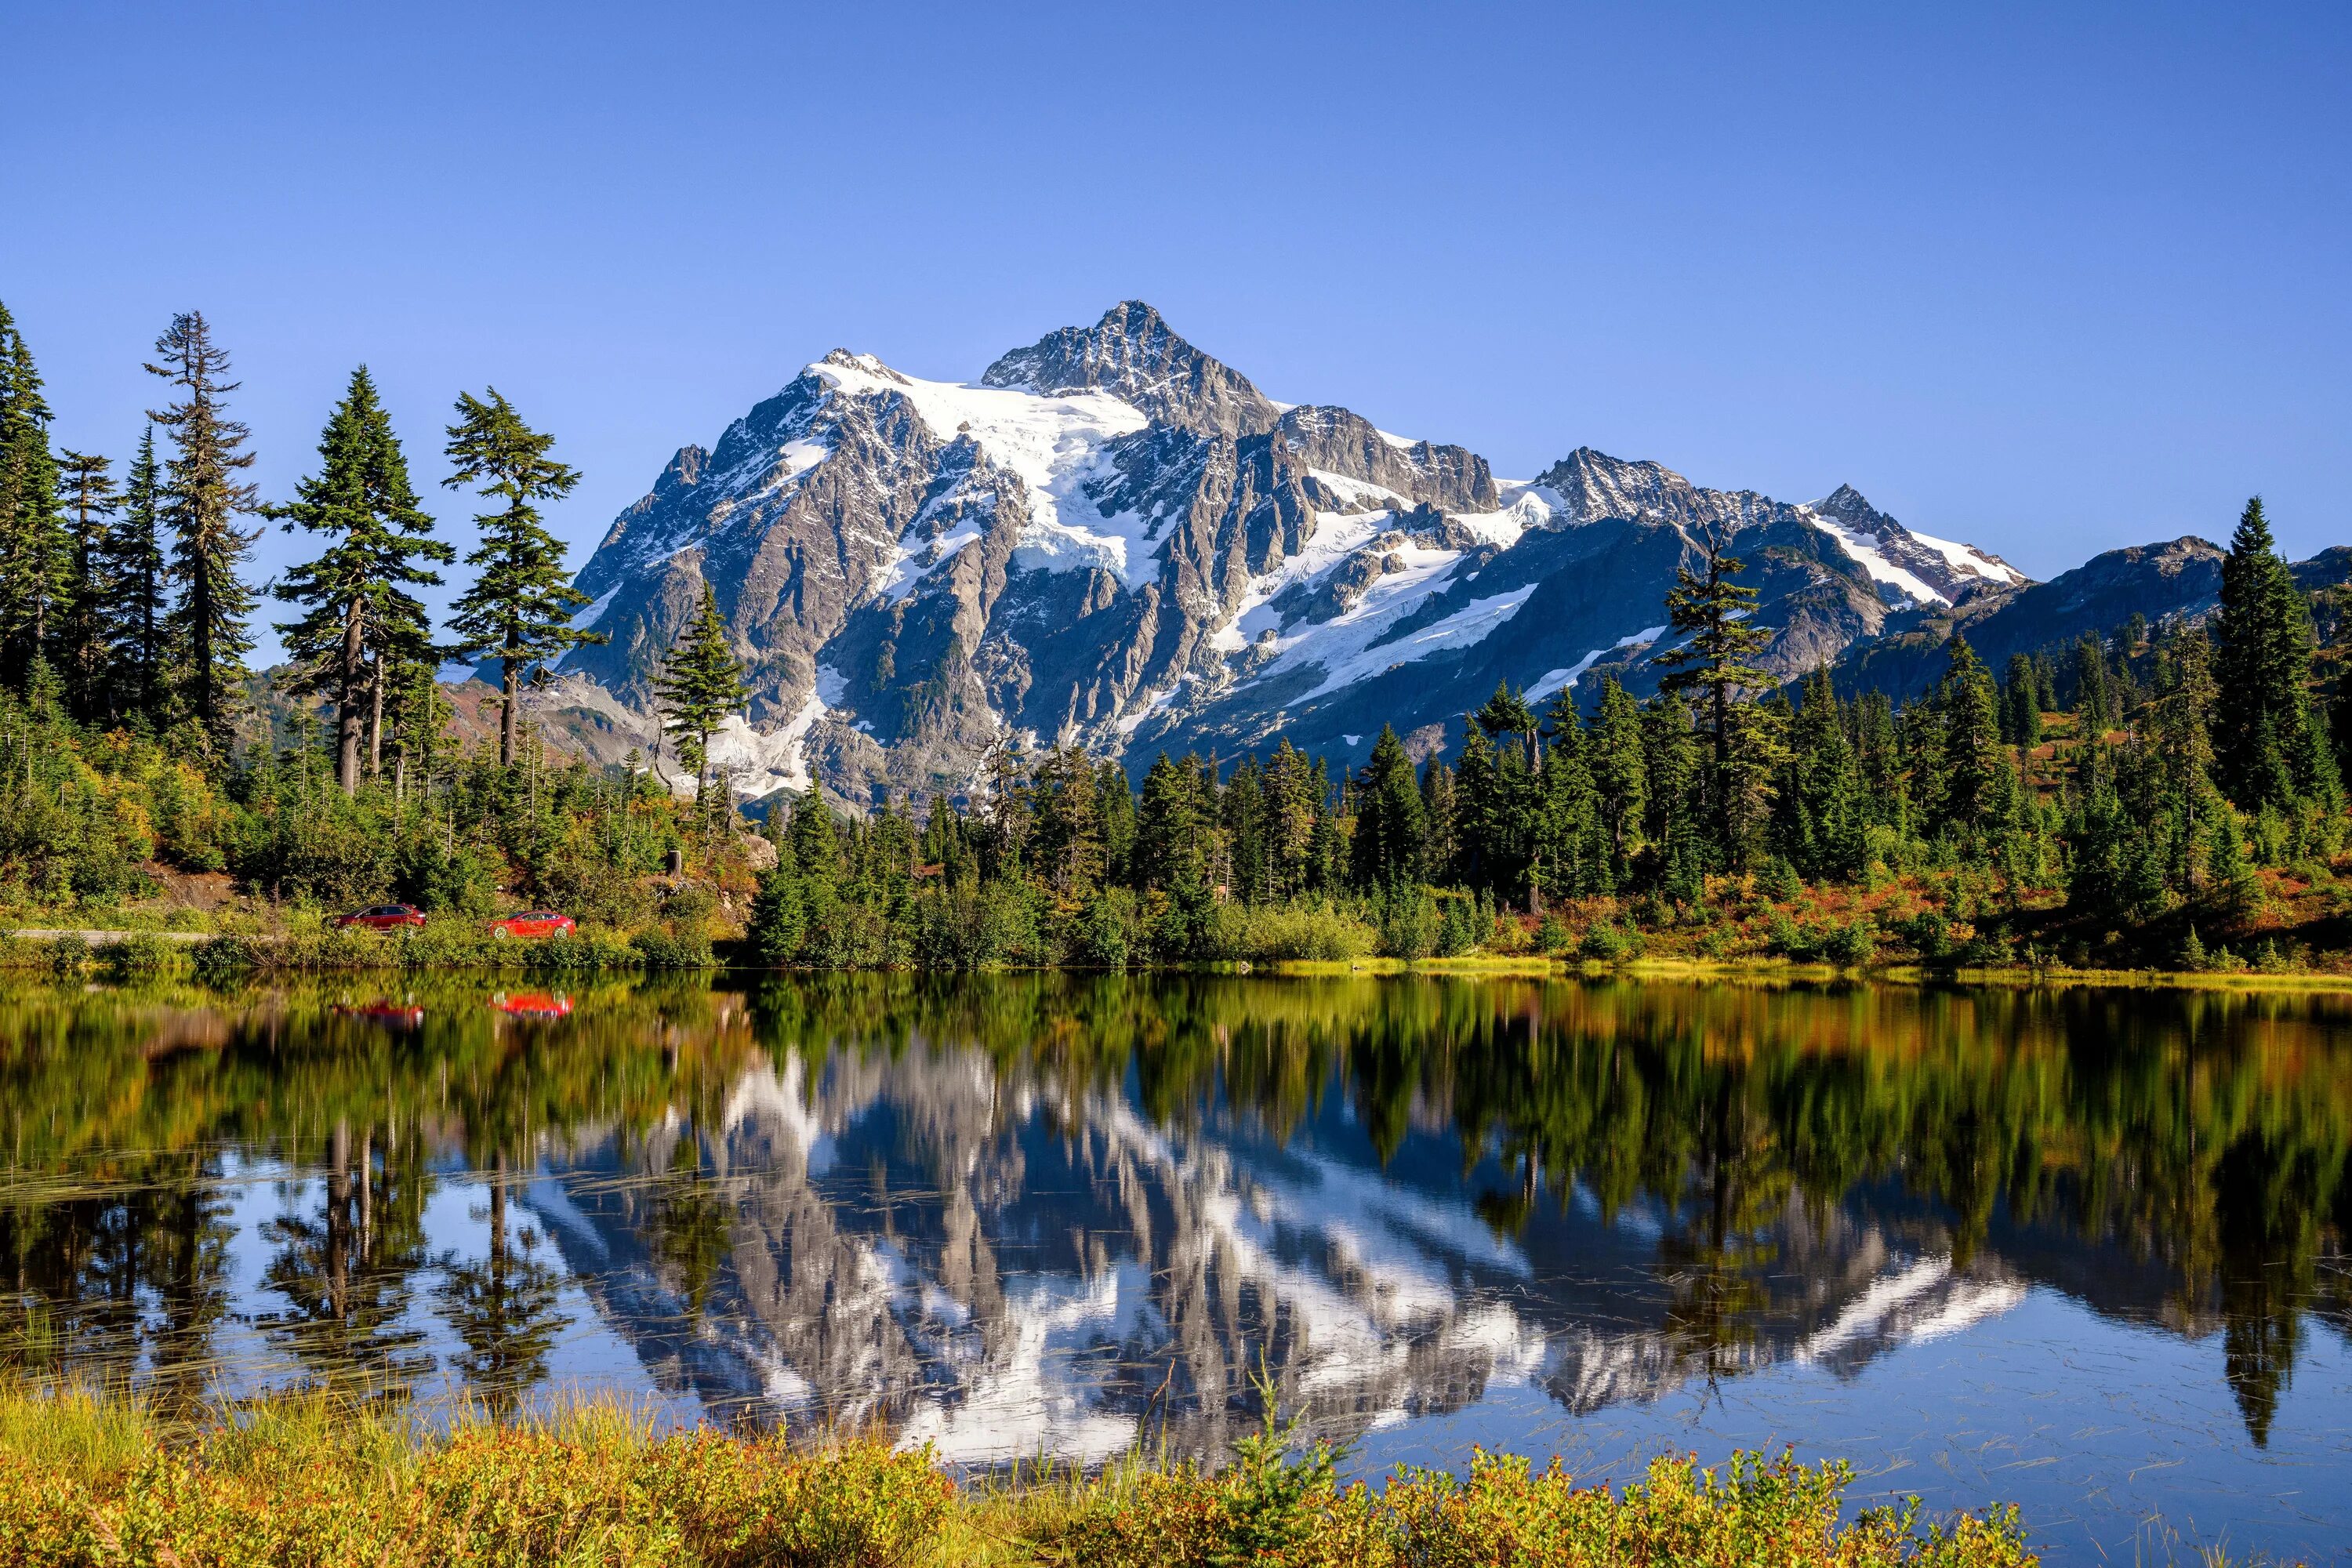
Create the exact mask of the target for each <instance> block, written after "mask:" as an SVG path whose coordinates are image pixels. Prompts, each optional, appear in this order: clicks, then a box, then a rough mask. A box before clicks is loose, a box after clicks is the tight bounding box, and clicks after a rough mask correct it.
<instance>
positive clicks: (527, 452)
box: [442, 387, 604, 767]
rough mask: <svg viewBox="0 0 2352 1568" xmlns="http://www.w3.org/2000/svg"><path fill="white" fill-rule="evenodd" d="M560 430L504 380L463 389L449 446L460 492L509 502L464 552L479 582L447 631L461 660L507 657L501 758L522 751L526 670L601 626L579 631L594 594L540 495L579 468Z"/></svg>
mask: <svg viewBox="0 0 2352 1568" xmlns="http://www.w3.org/2000/svg"><path fill="white" fill-rule="evenodd" d="M554 445H555V437H552V436H543V435H541V434H540V433H539V432H538V431H536V430H533V429H532V428H531V427H530V426H528V425H526V424H524V423H523V420H522V416H520V414H517V413H516V412H515V410H514V405H512V404H510V403H509V402H508V401H507V400H506V399H505V398H504V397H503V396H501V395H499V390H498V389H497V388H496V387H491V388H489V389H488V393H487V394H486V395H485V396H483V397H476V396H474V395H472V394H471V393H460V394H458V395H457V424H455V425H452V426H449V445H448V448H447V453H448V458H449V461H450V463H451V464H452V465H453V466H454V471H453V472H452V473H451V474H450V475H449V477H448V478H447V479H445V480H443V481H442V482H443V483H444V484H446V485H447V486H448V487H449V488H450V489H462V488H464V487H465V486H467V485H472V486H474V487H476V488H477V489H479V490H480V492H481V493H482V494H483V495H485V496H488V497H489V498H491V499H493V500H500V501H503V502H505V503H506V504H505V506H504V507H503V508H502V509H501V510H498V511H493V512H484V513H481V514H479V515H478V516H477V517H476V518H475V520H474V521H475V522H476V524H477V525H478V528H479V530H480V531H481V537H482V542H481V544H480V546H479V547H478V549H476V550H475V551H474V552H473V553H471V554H469V555H467V557H466V564H467V565H468V566H471V567H473V568H474V569H475V571H476V573H477V575H476V577H475V579H474V585H473V586H472V587H470V588H468V589H467V590H466V592H465V594H464V595H463V596H462V597H460V598H459V599H458V601H457V606H456V613H455V614H454V615H453V616H451V617H450V620H449V629H450V630H451V631H453V632H455V633H457V639H458V640H457V646H456V647H454V648H452V649H451V650H450V651H451V653H452V654H453V656H454V657H456V658H496V659H497V660H498V661H499V703H500V709H499V765H500V766H501V767H510V766H512V765H513V763H514V758H515V718H516V709H517V707H518V705H519V703H520V692H521V686H522V679H523V674H524V672H525V671H526V670H528V669H530V668H532V667H533V666H535V665H538V664H540V663H541V662H542V661H543V660H546V659H550V658H559V657H561V656H562V654H563V653H565V652H566V651H568V650H570V649H572V648H575V647H581V646H582V645H583V644H586V643H601V642H603V641H604V634H603V633H601V632H588V631H581V630H579V629H577V628H575V627H574V626H572V614H573V612H575V611H577V610H579V609H581V608H583V606H585V605H587V604H588V603H589V602H590V601H589V597H588V595H585V594H583V593H582V592H580V590H578V589H577V588H574V587H573V586H572V584H571V580H570V579H569V577H568V576H566V574H565V573H564V570H563V546H562V545H561V544H559V543H557V542H556V541H555V537H554V536H553V535H552V534H551V533H549V532H548V531H547V528H546V525H545V524H544V522H543V521H541V517H540V511H539V507H540V503H541V502H542V501H550V500H560V499H562V497H564V496H567V495H570V494H571V493H572V489H573V488H574V487H575V486H577V485H578V484H579V483H580V473H579V470H578V469H576V468H572V467H570V466H569V465H567V464H564V463H560V462H557V461H556V460H555V459H554V458H551V457H549V456H548V452H549V450H550V449H551V447H554Z"/></svg>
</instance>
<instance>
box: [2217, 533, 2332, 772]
mask: <svg viewBox="0 0 2352 1568" xmlns="http://www.w3.org/2000/svg"><path fill="white" fill-rule="evenodd" d="M2213 641H2214V644H2215V645H2216V646H2215V656H2216V657H2215V661H2214V678H2215V679H2216V681H2217V682H2218V684H2219V686H2220V688H2221V710H2220V719H2221V723H2220V725H2219V726H2218V729H2217V732H2216V734H2215V736H2214V740H2215V742H2216V751H2217V752H2218V755H2219V758H2220V763H2221V777H2222V783H2223V787H2224V788H2225V789H2227V790H2228V792H2229V794H2230V797H2231V799H2232V800H2234V801H2236V802H2237V803H2238V805H2240V806H2241V807H2242V808H2244V809H2245V810H2247V811H2255V810H2259V809H2260V808H2261V807H2263V806H2265V805H2273V806H2281V807H2284V806H2285V805H2288V804H2290V802H2291V801H2292V800H2293V798H2294V795H2295V794H2296V793H2297V791H2296V787H2295V785H2296V781H2295V771H2296V770H2295V765H2294V758H2295V757H2296V756H2297V754H2298V752H2301V751H2303V750H2304V749H2305V747H2306V746H2307V742H2306V741H2305V735H2304V731H2305V728H2306V726H2308V725H2309V723H2310V722H2311V715H2310V704H2309V698H2308V695H2307V693H2306V691H2305V686H2306V685H2307V684H2308V682H2309V679H2310V676H2311V621H2310V616H2309V613H2308V611H2307V610H2306V608H2305V605H2304V601H2303V595H2302V593H2301V592H2300V591H2299V590H2298V589H2297V588H2296V587H2295V584H2294V576H2293V574H2290V573H2289V572H2288V570H2287V565H2286V563H2285V562H2284V561H2283V560H2281V559H2280V558H2279V554H2278V551H2277V549H2276V548H2275V547H2274V546H2273V542H2272V540H2271V529H2270V520H2269V519H2268V518H2267V517H2265V516H2264V515H2263V498H2262V497H2260V496H2256V497H2254V498H2253V499H2252V500H2249V501H2247V502H2246V509H2245V510H2244V511H2243V512H2242V514H2241V515H2240V516H2239V519H2238V528H2237V531H2236V532H2235V533H2233V534H2231V536H2230V552H2229V553H2228V554H2227V555H2226V556H2224V557H2223V558H2222V561H2221V608H2220V610H2219V612H2218V613H2217V614H2216V615H2215V616H2214V617H2213Z"/></svg>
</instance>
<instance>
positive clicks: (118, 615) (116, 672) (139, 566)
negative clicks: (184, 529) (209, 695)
mask: <svg viewBox="0 0 2352 1568" xmlns="http://www.w3.org/2000/svg"><path fill="white" fill-rule="evenodd" d="M170 574H171V563H170V560H169V558H168V557H167V556H166V555H165V554H164V551H163V476H162V474H161V472H160V471H159V470H158V468H156V464H155V431H154V429H153V427H152V426H150V427H149V428H148V429H147V430H145V431H144V432H142V434H141V436H140V437H139V454H138V456H136V457H135V458H131V472H130V475H129V476H128V479H127V482H126V483H125V485H124V487H123V491H122V509H121V513H120V514H119V515H118V516H117V518H116V520H115V522H114V526H113V527H112V528H110V529H109V530H108V531H107V540H106V557H105V561H104V563H103V565H102V567H101V570H100V576H102V577H103V578H104V579H105V581H106V584H107V585H108V595H107V599H106V606H105V608H106V624H105V637H106V642H107V667H108V670H109V672H110V674H109V681H108V684H109V685H110V688H111V689H112V693H113V700H114V702H115V704H116V709H117V711H119V712H123V713H136V714H140V715H142V716H143V717H144V718H145V719H146V720H147V721H148V722H149V723H151V724H153V725H156V726H158V727H160V726H161V725H163V723H165V722H166V721H168V720H169V718H170V714H169V711H168V709H169V703H168V701H167V697H168V691H167V689H166V679H167V676H168V673H169V671H168V666H169V663H170V660H169V658H168V655H167V651H166V645H165V630H166V623H167V622H168V620H169V619H170V611H171V605H170V604H169V603H168V601H167V599H166V595H167V593H168V591H169V587H170Z"/></svg>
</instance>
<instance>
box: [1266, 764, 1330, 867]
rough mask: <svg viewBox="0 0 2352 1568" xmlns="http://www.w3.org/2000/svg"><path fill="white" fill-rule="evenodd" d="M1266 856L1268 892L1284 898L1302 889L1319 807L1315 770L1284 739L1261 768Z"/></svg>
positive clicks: (1320, 800) (1319, 798)
mask: <svg viewBox="0 0 2352 1568" xmlns="http://www.w3.org/2000/svg"><path fill="white" fill-rule="evenodd" d="M1321 805H1322V792H1321V791H1320V790H1319V789H1318V788H1317V786H1316V782H1315V770H1314V767H1313V765H1312V764H1310V763H1308V762H1307V754H1306V753H1305V752H1301V751H1299V750H1298V749H1297V747H1295V746H1293V745H1292V744H1291V743H1290V742H1289V741H1288V740H1287V739H1285V740H1284V741H1283V742H1281V743H1280V744H1279V745H1277V746H1276V748H1275V751H1274V756H1273V757H1272V759H1271V760H1269V761H1268V763H1266V769H1265V833H1266V855H1267V859H1268V861H1269V870H1270V872H1271V874H1272V875H1271V880H1272V893H1273V896H1274V897H1275V898H1277V899H1286V898H1289V897H1291V896H1292V895H1293V894H1296V893H1299V892H1302V891H1304V890H1305V889H1306V887H1307V863H1308V858H1309V855H1310V853H1311V852H1312V850H1313V848H1314V841H1315V818H1316V814H1317V811H1318V808H1319V807H1320V806H1321Z"/></svg>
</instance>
